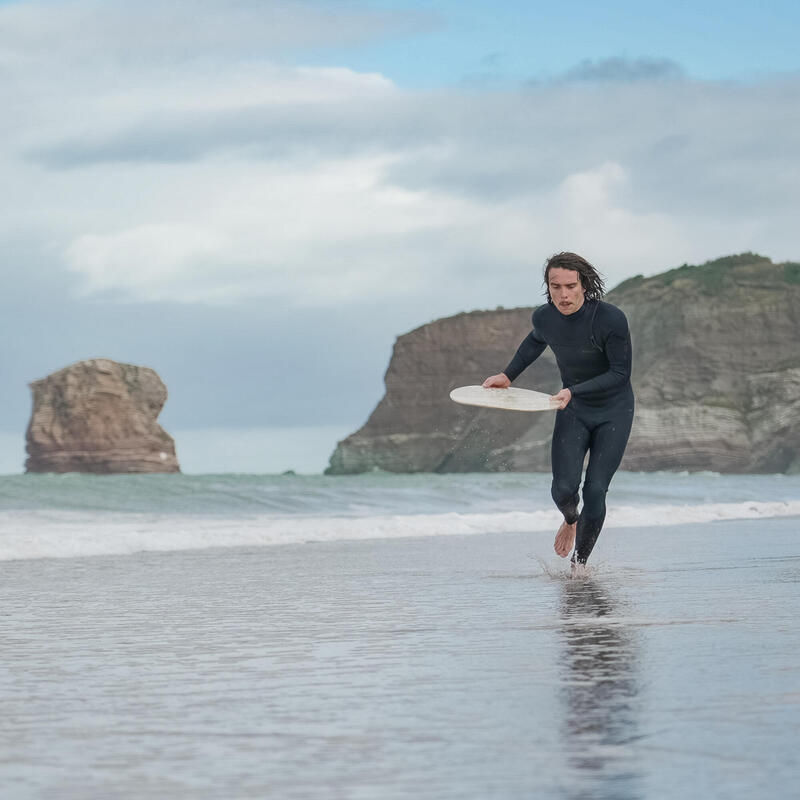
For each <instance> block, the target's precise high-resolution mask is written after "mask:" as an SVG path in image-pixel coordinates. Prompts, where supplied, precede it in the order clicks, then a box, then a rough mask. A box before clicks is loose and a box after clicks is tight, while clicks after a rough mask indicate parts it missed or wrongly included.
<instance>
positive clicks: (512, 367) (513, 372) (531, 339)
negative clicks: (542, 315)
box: [503, 328, 547, 381]
mask: <svg viewBox="0 0 800 800" xmlns="http://www.w3.org/2000/svg"><path fill="white" fill-rule="evenodd" d="M545 347H547V342H545V341H543V340H542V339H540V338H539V337H538V336H537V334H536V328H534V329H533V330H532V331H531V332H530V333H529V334H528V335H527V336H526V337H525V338H524V339H523V340H522V344H521V345H520V346H519V347H518V348H517V352H516V353H515V354H514V358H512V359H511V361H510V362H509V365H508V366H507V367H506V368H505V369H504V370H503V372H504V373H505V374H506V375H508V379H509V380H510V381H513V380H516V379H517V378H518V377H519V376H520V375H521V374H522V372H523V371H524V370H525V369H527V368H528V367H529V366H530V365H531V364H533V362H534V361H536V359H537V358H539V356H540V355H541V354H542V352H543V351H544V349H545Z"/></svg>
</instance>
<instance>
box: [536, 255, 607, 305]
mask: <svg viewBox="0 0 800 800" xmlns="http://www.w3.org/2000/svg"><path fill="white" fill-rule="evenodd" d="M554 268H555V269H571V270H572V271H573V272H577V273H578V275H580V278H581V285H582V286H583V290H584V292H585V297H586V299H587V300H600V299H601V298H602V296H603V295H604V294H605V291H606V287H605V284H604V283H603V279H602V278H601V277H600V274H599V273H598V271H597V270H596V269H595V268H594V267H593V266H592V265H591V264H590V263H589V262H588V261H587V260H586V259H585V258H583V257H582V256H579V255H578V254H577V253H556V254H555V255H554V256H550V258H548V259H547V261H546V262H545V265H544V290H545V294H546V295H547V302H548V303H552V302H553V300H552V298H551V297H550V287H549V286H548V283H549V280H548V278H549V277H550V270H551V269H554Z"/></svg>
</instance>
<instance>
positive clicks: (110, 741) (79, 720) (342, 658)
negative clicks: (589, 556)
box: [0, 519, 800, 800]
mask: <svg viewBox="0 0 800 800" xmlns="http://www.w3.org/2000/svg"><path fill="white" fill-rule="evenodd" d="M799 533H800V520H798V519H778V520H768V521H762V522H754V521H747V520H746V521H737V522H724V523H714V524H704V525H682V526H676V527H661V528H641V529H633V528H627V529H619V530H616V531H615V530H607V531H605V532H604V533H603V535H602V537H601V539H600V541H599V543H598V546H597V549H596V551H595V554H594V556H593V560H594V561H595V565H594V567H593V569H591V570H590V574H589V576H588V577H581V578H571V577H569V570H568V565H567V564H566V563H565V562H564V561H562V560H561V559H559V558H558V557H556V556H555V555H554V554H553V553H552V536H550V535H544V534H540V533H536V534H530V535H521V534H505V535H485V536H480V535H478V536H467V537H462V536H452V535H451V536H446V537H441V538H420V539H393V540H383V541H360V542H331V543H316V544H315V543H311V544H305V545H287V546H276V547H263V548H254V549H242V548H236V549H233V548H232V549H217V550H203V551H185V552H174V553H143V554H139V555H133V556H124V557H120V556H113V557H112V556H99V557H94V558H74V559H40V560H31V561H16V562H6V563H4V564H2V565H0V568H2V570H3V579H2V581H0V608H1V609H2V611H1V612H0V630H2V634H3V643H4V647H3V657H2V664H1V665H0V701H2V708H3V717H2V720H1V721H0V750H1V751H2V753H3V758H2V761H1V762H0V786H1V787H2V788H3V797H9V798H28V797H36V798H39V797H41V798H45V797H47V798H86V797H103V798H128V797H131V798H133V797H136V798H141V797H159V798H172V797H174V798H197V797H212V798H217V797H218V798H233V797H241V798H251V797H252V798H261V797H276V798H410V797H424V798H459V800H463V799H464V798H476V800H477V798H488V797H493V798H520V797H537V798H579V797H580V798H583V797H591V798H661V797H664V798H674V797H683V798H688V797H698V798H701V797H702V798H709V797H725V798H731V797H742V798H745V797H747V798H751V797H762V798H763V797H781V798H784V797H788V796H792V795H793V794H797V793H800V779H798V777H797V776H798V775H800V763H798V762H799V761H800V758H799V757H798V755H797V748H796V742H797V740H798V736H800V657H798V655H797V654H798V652H800V629H798V626H797V622H796V616H797V607H798V600H800V536H799Z"/></svg>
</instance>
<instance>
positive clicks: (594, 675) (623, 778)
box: [560, 577, 641, 798]
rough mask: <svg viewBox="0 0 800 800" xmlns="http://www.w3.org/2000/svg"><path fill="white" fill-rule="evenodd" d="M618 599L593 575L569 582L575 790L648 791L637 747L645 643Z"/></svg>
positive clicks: (566, 686)
mask: <svg viewBox="0 0 800 800" xmlns="http://www.w3.org/2000/svg"><path fill="white" fill-rule="evenodd" d="M616 605H617V603H616V601H615V600H614V598H613V597H612V595H611V592H610V591H609V588H608V587H607V586H605V585H604V584H603V583H602V582H599V581H597V580H595V579H594V578H592V577H582V578H576V579H568V580H565V581H564V582H563V584H562V595H561V609H560V611H561V620H562V623H563V626H562V629H561V631H562V637H563V641H564V650H563V685H562V690H561V697H562V700H563V703H564V715H563V721H564V723H563V736H564V739H565V742H564V744H565V748H564V750H565V752H566V753H567V754H568V764H567V765H566V766H567V769H568V770H569V772H570V775H571V778H572V779H573V780H574V781H575V784H576V786H575V788H576V792H575V796H576V797H577V796H579V797H586V796H591V797H595V798H605V797H608V798H612V797H613V798H634V797H639V796H640V794H641V792H640V780H639V778H640V772H639V770H638V769H637V767H636V764H635V763H634V754H633V751H632V748H631V747H630V743H631V742H632V741H633V740H635V739H636V738H638V735H639V731H638V713H637V712H638V691H639V689H638V684H637V672H638V660H639V654H638V646H637V641H636V638H635V632H634V631H632V630H631V629H630V628H627V627H626V626H625V625H624V624H620V622H619V617H618V616H616V617H615V611H616V609H615V606H616ZM570 783H572V781H570ZM578 786H580V789H578ZM587 793H588V794H587Z"/></svg>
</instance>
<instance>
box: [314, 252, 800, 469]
mask: <svg viewBox="0 0 800 800" xmlns="http://www.w3.org/2000/svg"><path fill="white" fill-rule="evenodd" d="M607 299H608V301H609V302H611V303H614V304H615V305H617V306H619V307H620V308H622V310H623V311H624V312H625V313H626V315H627V317H628V320H629V322H630V326H631V335H632V339H633V352H634V365H633V385H634V391H635V392H636V400H637V410H636V418H635V420H634V427H633V431H632V434H631V439H630V443H629V445H628V450H627V452H626V455H625V460H624V461H623V464H622V468H623V469H629V470H661V469H664V470H713V471H718V472H741V473H745V472H797V471H800V347H798V339H800V264H795V263H785V264H773V263H772V262H771V261H770V259H768V258H764V257H763V256H757V255H754V254H752V253H745V254H743V255H739V256H728V257H726V258H721V259H717V260H716V261H710V262H707V263H706V264H703V265H702V266H689V265H684V266H682V267H678V268H677V269H673V270H670V271H668V272H665V273H662V274H660V275H655V276H653V277H649V278H644V277H642V276H641V275H640V276H637V277H635V278H631V279H630V280H627V281H625V282H624V283H622V284H620V285H619V286H617V287H616V288H615V289H614V290H613V291H612V292H609V294H608V296H607ZM531 311H532V309H530V308H519V309H513V310H505V309H498V310H496V311H475V312H472V313H466V314H458V315H456V316H454V317H449V318H446V319H440V320H437V321H435V322H432V323H430V324H428V325H423V326H422V327H420V328H417V329H416V330H414V331H411V332H410V333H408V334H405V335H404V336H401V337H399V338H398V340H397V342H396V344H395V348H394V353H393V355H392V359H391V362H390V364H389V368H388V371H387V373H386V378H385V380H386V394H385V395H384V397H383V399H382V400H381V401H380V403H379V404H378V406H377V408H376V409H375V411H374V412H373V413H372V415H371V416H370V418H369V420H368V421H367V423H366V424H365V425H364V426H363V427H362V428H361V429H360V430H358V431H357V432H355V433H354V434H352V435H350V436H348V437H347V438H346V439H345V440H344V441H342V442H340V443H339V445H338V446H337V448H336V451H335V452H334V453H333V455H332V456H331V460H330V466H329V468H328V472H329V473H332V474H342V473H353V472H363V471H366V470H370V469H376V468H377V469H383V470H387V471H392V472H420V471H435V472H467V471H486V470H488V471H506V470H507V471H540V470H548V469H549V463H550V453H549V450H550V438H551V432H552V424H553V420H552V416H551V415H549V414H524V413H515V412H508V411H496V410H489V409H473V408H469V407H465V406H458V405H456V404H455V403H453V402H451V401H450V399H449V397H448V394H449V392H450V390H451V389H452V388H454V387H455V386H461V385H466V384H474V383H480V382H481V381H482V380H483V378H484V377H486V376H487V375H491V374H493V373H495V372H498V371H499V370H501V369H503V367H505V365H506V364H507V363H508V361H509V360H510V358H511V356H512V355H513V353H514V350H515V349H516V347H517V345H518V343H519V342H520V341H522V339H523V338H524V336H525V335H526V333H527V332H528V331H529V330H530V315H531ZM515 386H522V387H529V388H534V387H535V388H538V389H540V390H542V391H552V392H553V393H555V392H556V391H557V390H558V389H560V388H561V385H560V380H559V376H558V370H557V368H556V366H555V362H554V360H553V358H552V356H551V355H550V351H549V350H547V351H546V352H545V354H544V355H543V356H542V357H541V358H540V359H539V360H538V361H537V362H536V363H535V364H534V365H533V366H531V367H530V368H528V370H526V372H525V373H523V375H522V376H521V377H520V378H519V379H518V380H517V381H516V382H515Z"/></svg>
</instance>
